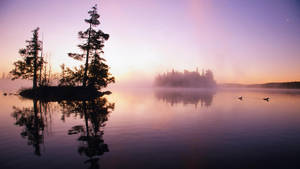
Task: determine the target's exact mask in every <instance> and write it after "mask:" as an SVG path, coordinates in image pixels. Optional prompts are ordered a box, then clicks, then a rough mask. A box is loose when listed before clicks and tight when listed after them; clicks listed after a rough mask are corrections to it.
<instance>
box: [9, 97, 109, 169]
mask: <svg viewBox="0 0 300 169" xmlns="http://www.w3.org/2000/svg"><path fill="white" fill-rule="evenodd" d="M32 102H33V106H32V107H29V108H18V107H16V106H14V107H13V110H14V111H13V113H12V117H13V118H14V119H15V120H16V122H15V125H17V126H20V127H22V131H21V136H22V137H23V138H27V140H28V145H32V146H33V147H34V154H36V155H38V156H41V148H40V145H41V144H43V143H44V131H46V132H48V127H50V128H51V121H52V120H51V114H52V112H53V111H56V110H57V109H58V107H56V106H57V104H52V103H50V102H43V101H39V100H32ZM58 105H59V108H60V109H61V112H62V118H61V119H62V120H63V121H65V118H66V117H70V116H71V115H74V116H75V117H80V118H82V119H84V123H85V125H76V126H73V127H72V128H71V129H70V130H69V131H68V134H69V135H73V134H78V135H79V137H78V141H79V142H80V144H79V147H78V153H79V154H80V155H84V156H87V157H89V159H88V160H86V161H85V162H84V163H90V167H89V168H99V167H100V166H99V163H98V161H99V156H101V155H103V154H104V153H105V152H108V151H109V149H108V145H107V144H105V143H104V140H103V134H104V127H105V125H106V121H107V120H108V116H109V114H110V113H111V112H112V111H113V110H114V107H115V104H114V103H110V102H108V100H107V99H106V98H105V97H99V98H93V99H88V100H87V99H85V100H80V101H78V100H77V101H72V100H64V101H59V102H58ZM49 124H50V125H49Z"/></svg>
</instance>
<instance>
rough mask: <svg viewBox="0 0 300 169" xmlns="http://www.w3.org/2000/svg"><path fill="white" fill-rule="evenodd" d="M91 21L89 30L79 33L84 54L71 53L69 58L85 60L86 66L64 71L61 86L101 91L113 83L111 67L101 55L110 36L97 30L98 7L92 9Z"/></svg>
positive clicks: (87, 20) (88, 20)
mask: <svg viewBox="0 0 300 169" xmlns="http://www.w3.org/2000/svg"><path fill="white" fill-rule="evenodd" d="M88 14H89V15H90V18H89V19H85V22H86V23H87V24H89V28H88V29H87V30H85V31H80V32H78V36H79V39H80V40H82V43H81V44H79V45H78V47H79V48H80V49H81V50H82V51H83V54H82V53H69V54H68V55H69V57H71V58H73V59H75V60H79V61H82V60H84V59H85V64H84V65H81V66H80V67H79V68H75V70H72V69H70V68H67V69H65V67H64V69H63V77H62V79H61V80H60V85H73V86H74V85H79V84H81V85H82V86H83V87H87V86H89V87H95V88H97V89H101V87H106V86H107V85H108V84H109V83H113V82H114V81H115V80H114V77H113V76H111V74H110V73H109V66H108V65H107V64H105V59H103V58H102V57H101V56H100V55H101V54H103V53H104V52H103V47H104V42H105V41H106V40H108V39H109V34H106V33H104V32H103V31H102V30H100V29H96V27H97V26H98V25H100V21H99V18H100V15H99V14H98V13H97V6H96V5H95V6H94V7H92V9H91V10H90V11H88Z"/></svg>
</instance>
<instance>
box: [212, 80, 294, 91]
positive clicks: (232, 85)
mask: <svg viewBox="0 0 300 169" xmlns="http://www.w3.org/2000/svg"><path fill="white" fill-rule="evenodd" d="M218 86H220V87H229V88H283V89H300V82H299V81H295V82H271V83H263V84H239V83H225V84H219V85H218Z"/></svg>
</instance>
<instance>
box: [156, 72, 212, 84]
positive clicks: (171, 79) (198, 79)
mask: <svg viewBox="0 0 300 169" xmlns="http://www.w3.org/2000/svg"><path fill="white" fill-rule="evenodd" d="M154 84H155V86H157V87H188V88H213V87H216V81H215V80H214V75H213V72H212V71H211V70H206V71H204V70H202V73H201V74H200V73H199V71H198V68H197V69H196V71H188V70H184V72H179V71H175V70H174V69H173V70H172V71H171V72H166V73H163V74H159V75H158V76H156V78H155V81H154Z"/></svg>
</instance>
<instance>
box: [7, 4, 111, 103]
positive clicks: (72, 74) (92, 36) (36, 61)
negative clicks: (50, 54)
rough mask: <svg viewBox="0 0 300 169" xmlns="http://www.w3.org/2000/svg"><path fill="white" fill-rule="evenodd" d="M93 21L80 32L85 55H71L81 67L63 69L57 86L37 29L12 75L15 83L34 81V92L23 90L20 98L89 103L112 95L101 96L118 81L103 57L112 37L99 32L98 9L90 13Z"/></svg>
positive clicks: (95, 8) (88, 21)
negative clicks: (84, 101) (104, 89)
mask: <svg viewBox="0 0 300 169" xmlns="http://www.w3.org/2000/svg"><path fill="white" fill-rule="evenodd" d="M88 14H89V18H88V19H85V20H84V21H85V23H87V24H88V26H87V29H86V30H84V31H79V32H78V37H79V39H80V40H81V43H80V44H79V45H78V47H79V49H80V51H81V53H68V56H69V57H71V58H73V59H75V60H77V61H79V62H83V63H82V64H81V65H80V66H79V67H74V68H69V67H66V66H65V65H64V64H62V65H61V69H62V72H61V75H60V77H59V79H57V84H58V85H56V86H51V85H50V83H51V82H50V79H51V78H50V75H51V72H50V71H51V69H48V70H47V67H51V65H49V66H47V62H46V60H45V58H44V56H43V42H42V41H41V40H40V39H39V30H40V28H39V27H37V28H36V29H34V30H33V31H32V32H33V35H32V38H31V39H30V40H27V41H26V43H27V45H26V46H25V48H22V49H20V50H19V54H20V55H21V58H20V59H19V60H18V61H16V62H14V68H13V69H12V70H11V71H10V75H11V76H12V80H15V79H27V80H32V88H29V89H23V90H21V91H20V95H21V96H23V97H27V98H31V99H41V100H70V99H71V100H77V99H79V100H82V99H83V100H85V99H90V98H94V97H99V96H102V95H104V94H109V93H110V92H108V91H106V92H100V90H101V89H102V88H104V87H107V85H108V84H109V83H114V82H115V78H114V77H113V76H112V75H111V74H110V73H109V66H108V65H107V64H106V63H105V61H106V60H105V59H104V58H103V57H102V55H103V53H104V51H103V47H104V42H105V41H107V40H108V39H109V34H106V33H104V32H103V31H102V30H100V29H97V26H98V25H100V21H99V18H100V15H99V14H98V13H97V5H95V6H93V7H92V9H91V10H89V11H88Z"/></svg>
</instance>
